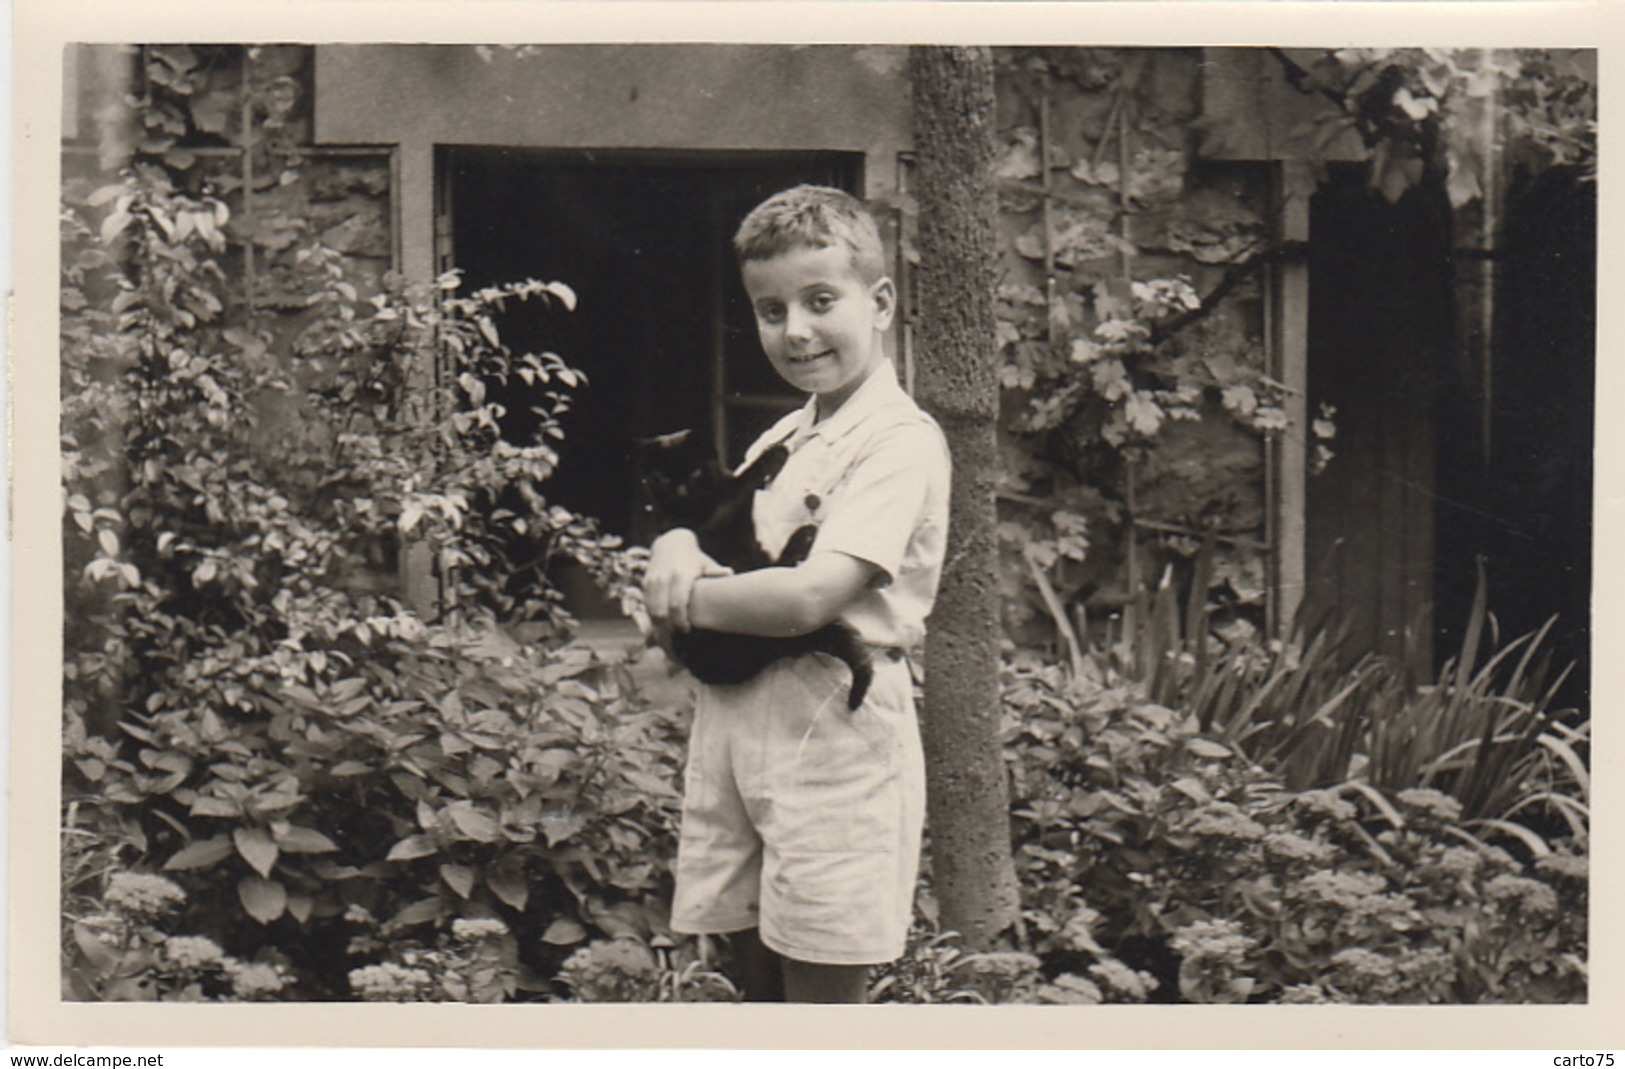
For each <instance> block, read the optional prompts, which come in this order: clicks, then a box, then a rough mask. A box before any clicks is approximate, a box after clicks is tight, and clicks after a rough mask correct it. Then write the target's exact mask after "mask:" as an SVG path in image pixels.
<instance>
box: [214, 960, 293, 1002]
mask: <svg viewBox="0 0 1625 1069" xmlns="http://www.w3.org/2000/svg"><path fill="white" fill-rule="evenodd" d="M225 969H226V975H227V976H229V977H231V991H232V994H234V995H236V996H237V997H238V998H240V999H242V1000H243V1001H244V1002H254V1001H257V1000H260V999H264V998H268V997H270V996H272V995H275V994H277V993H278V992H280V991H281V990H282V989H283V988H285V987H287V986H288V984H289V983H291V982H292V978H291V977H289V976H288V974H287V972H286V971H285V970H284V969H283V968H282V966H280V965H274V964H271V963H268V962H258V961H255V962H246V961H233V960H231V959H227V961H226V963H225Z"/></svg>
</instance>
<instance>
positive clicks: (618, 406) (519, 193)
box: [437, 147, 862, 618]
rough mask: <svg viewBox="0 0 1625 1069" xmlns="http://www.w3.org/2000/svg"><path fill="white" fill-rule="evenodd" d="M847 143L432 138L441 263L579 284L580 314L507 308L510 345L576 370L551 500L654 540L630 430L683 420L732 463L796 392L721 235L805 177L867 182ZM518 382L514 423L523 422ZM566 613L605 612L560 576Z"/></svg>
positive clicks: (483, 276) (511, 428)
mask: <svg viewBox="0 0 1625 1069" xmlns="http://www.w3.org/2000/svg"><path fill="white" fill-rule="evenodd" d="M861 164H862V157H861V156H860V155H856V154H851V153H748V154H734V153H695V154H670V153H648V152H641V153H640V152H612V153H601V152H586V151H573V152H556V151H545V150H527V149H508V148H485V147H479V148H473V147H447V148H443V149H442V150H441V155H440V159H439V174H440V178H441V182H442V186H441V191H440V192H441V197H440V204H441V206H442V211H441V218H440V219H439V226H437V236H438V240H439V243H440V249H439V252H440V254H441V263H442V265H443V266H446V267H450V266H456V267H458V268H460V269H461V270H462V271H463V273H464V278H465V280H466V284H467V285H470V286H473V287H478V286H482V285H491V284H495V283H500V282H509V281H516V280H520V279H525V278H536V279H541V280H544V281H560V282H564V283H566V284H567V285H569V286H570V287H571V288H572V289H573V290H575V292H576V295H577V298H578V305H577V308H576V310H575V311H574V312H571V313H566V312H563V311H560V310H557V309H546V308H542V307H540V306H535V307H526V306H520V307H518V308H515V309H514V310H512V311H510V312H509V313H508V314H507V316H506V317H505V318H504V320H503V321H502V322H500V323H499V327H500V328H501V330H502V333H503V335H504V338H505V340H506V341H507V342H508V343H509V344H510V345H511V346H513V347H514V348H515V349H516V350H519V351H524V350H531V351H552V352H556V353H558V354H559V355H560V356H562V357H563V358H564V359H565V360H566V361H567V362H569V363H570V364H571V365H573V366H575V367H577V368H579V369H580V370H581V371H583V372H585V373H586V376H587V380H588V385H587V386H586V387H585V388H583V389H581V390H580V391H578V392H577V394H576V399H575V404H574V408H573V409H572V411H571V412H570V413H569V414H568V415H567V417H566V418H565V421H564V427H563V429H564V432H565V444H564V447H563V449H562V450H561V453H562V455H563V456H562V462H561V464H560V467H559V470H558V472H557V473H556V474H555V475H554V476H553V478H552V480H551V481H550V483H549V486H548V487H547V493H548V497H549V498H550V499H551V500H554V501H556V502H558V503H559V504H561V505H564V506H566V507H568V508H570V509H572V510H575V511H577V512H580V513H583V514H585V515H589V516H592V517H594V518H596V519H597V520H598V521H599V522H600V523H601V524H602V525H603V527H604V529H605V530H607V531H609V532H612V533H615V534H618V535H621V536H623V537H625V538H627V539H629V540H630V541H632V542H636V543H647V542H648V540H649V539H650V538H651V537H652V536H653V534H654V532H653V531H652V530H651V529H650V521H649V519H648V518H647V517H646V515H645V514H644V512H643V510H642V509H641V508H640V507H639V505H640V502H639V500H638V487H639V485H640V482H639V475H640V473H639V472H638V470H637V459H636V455H635V452H634V450H633V449H632V442H633V440H634V439H637V438H640V437H647V436H649V435H654V434H663V433H668V432H671V431H675V430H680V429H684V428H691V429H693V430H694V431H696V432H697V433H700V434H702V435H704V436H705V437H706V438H707V440H709V441H711V442H713V443H714V444H715V447H716V449H717V452H718V455H719V458H720V459H722V460H723V461H724V462H726V463H733V462H736V461H737V460H738V459H739V458H740V456H741V455H742V454H743V452H744V449H745V447H746V446H747V445H748V444H749V443H750V441H751V440H752V439H753V438H754V437H755V436H756V435H757V434H759V433H760V432H761V431H762V430H764V429H766V427H767V426H768V425H769V424H770V423H771V422H772V420H774V419H776V418H778V416H779V415H781V414H782V413H784V412H786V411H788V410H789V409H790V408H792V407H793V406H795V405H796V404H797V403H799V400H800V398H799V397H797V396H796V395H795V394H794V393H792V392H790V391H789V390H788V388H787V387H785V386H784V385H783V383H782V382H780V381H779V379H778V377H777V376H776V375H775V374H774V373H773V371H772V369H771V368H770V367H769V366H768V364H767V362H766V360H765V359H764V358H763V357H762V355H761V352H760V349H759V347H758V343H757V340H756V331H755V321H754V318H753V316H752V314H751V311H750V307H749V303H748V302H747V300H746V299H745V295H744V291H743V288H742V287H741V285H740V283H739V277H738V270H737V268H736V267H735V264H734V257H733V252H732V249H731V245H730V240H731V238H732V236H733V232H734V230H735V229H736V228H737V227H738V225H739V222H740V220H741V219H743V218H744V215H745V213H746V212H748V211H749V210H750V209H751V208H752V207H753V206H754V205H755V204H757V203H758V202H760V201H761V200H762V199H764V198H766V197H767V196H769V195H771V194H772V193H774V192H777V191H778V190H780V189H784V188H786V187H788V186H792V185H795V184H797V183H800V182H816V183H821V184H825V185H833V186H838V187H840V188H843V189H846V190H848V191H849V192H856V191H857V190H859V189H861V182H862V166H861ZM524 389H525V387H524V386H523V385H522V384H520V383H517V382H516V383H514V384H513V386H512V387H510V388H509V392H510V394H511V396H499V397H498V398H497V399H498V400H500V401H502V402H503V403H504V405H505V406H506V408H507V409H508V412H509V416H508V420H509V424H508V426H507V427H506V428H505V430H506V432H507V433H510V434H514V435H516V436H517V435H520V434H522V433H523V432H525V431H528V430H531V429H533V427H532V426H531V425H529V424H528V423H527V421H528V420H530V419H532V418H533V417H530V416H529V414H528V409H529V406H530V403H531V402H530V400H529V399H528V398H526V397H524V396H523V395H522V393H521V391H523V390H524ZM554 580H555V581H556V582H559V583H560V584H561V586H562V587H563V589H564V590H565V592H566V596H567V599H568V601H567V603H568V604H569V605H570V607H571V609H572V611H574V612H575V613H576V614H577V615H578V616H581V617H584V618H592V617H607V616H614V615H616V612H617V610H615V609H614V608H613V607H612V606H609V605H607V604H605V603H603V602H602V601H601V600H600V599H596V598H595V597H594V596H593V595H594V591H592V589H591V588H590V585H589V584H585V583H583V582H581V581H580V578H579V577H575V576H572V575H569V574H562V575H559V576H555V577H554Z"/></svg>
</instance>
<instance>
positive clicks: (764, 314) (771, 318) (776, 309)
mask: <svg viewBox="0 0 1625 1069" xmlns="http://www.w3.org/2000/svg"><path fill="white" fill-rule="evenodd" d="M756 316H757V318H759V319H761V320H762V322H764V323H777V322H778V321H779V320H781V319H783V318H784V305H782V304H764V305H762V306H761V307H760V308H758V309H756Z"/></svg>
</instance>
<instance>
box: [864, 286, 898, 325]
mask: <svg viewBox="0 0 1625 1069" xmlns="http://www.w3.org/2000/svg"><path fill="white" fill-rule="evenodd" d="M869 296H870V298H871V299H872V300H873V301H874V302H875V309H876V317H875V326H876V327H877V328H878V329H880V330H889V329H891V321H892V316H894V315H896V314H897V286H896V285H895V284H894V283H893V282H892V280H891V278H890V277H888V276H885V275H882V276H881V277H880V280H879V281H877V282H876V283H875V284H874V285H873V286H871V287H870V288H869Z"/></svg>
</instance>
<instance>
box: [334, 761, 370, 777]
mask: <svg viewBox="0 0 1625 1069" xmlns="http://www.w3.org/2000/svg"><path fill="white" fill-rule="evenodd" d="M371 771H372V766H371V765H367V764H363V763H362V762H360V761H340V762H339V763H338V764H336V765H334V766H333V767H332V768H330V769H328V771H327V774H328V775H330V776H336V777H340V778H342V777H345V776H361V775H365V774H366V773H368V772H371Z"/></svg>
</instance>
